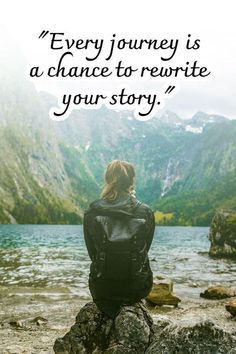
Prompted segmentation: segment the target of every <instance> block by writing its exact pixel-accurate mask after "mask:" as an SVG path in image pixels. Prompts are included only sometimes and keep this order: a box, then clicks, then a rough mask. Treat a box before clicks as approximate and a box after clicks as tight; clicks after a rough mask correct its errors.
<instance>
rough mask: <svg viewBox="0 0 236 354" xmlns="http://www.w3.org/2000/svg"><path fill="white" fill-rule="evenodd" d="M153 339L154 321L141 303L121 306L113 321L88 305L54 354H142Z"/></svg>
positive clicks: (59, 339) (94, 306)
mask: <svg viewBox="0 0 236 354" xmlns="http://www.w3.org/2000/svg"><path fill="white" fill-rule="evenodd" d="M152 337H153V321H152V318H151V316H150V315H149V314H148V312H147V309H146V307H145V305H144V303H143V302H139V303H136V304H135V305H133V306H123V307H122V308H121V311H120V313H119V314H118V315H117V316H116V318H115V319H114V320H112V319H110V318H109V317H107V316H106V315H105V314H104V313H102V312H101V311H100V310H99V309H98V308H97V306H96V305H95V303H93V302H89V303H87V304H86V305H85V306H84V307H83V308H82V309H81V310H80V312H79V313H78V315H77V317H76V322H75V324H74V325H73V326H72V327H71V329H70V331H69V332H68V333H67V334H66V335H65V336H64V337H63V338H58V339H57V340H56V341H55V344H54V347H53V348H54V352H55V353H56V354H74V353H80V354H83V353H93V354H95V353H97V354H99V353H106V354H108V353H109V354H124V353H130V354H132V353H133V354H139V353H140V354H141V353H144V352H145V350H146V349H147V348H148V346H149V344H150V342H151V340H152Z"/></svg>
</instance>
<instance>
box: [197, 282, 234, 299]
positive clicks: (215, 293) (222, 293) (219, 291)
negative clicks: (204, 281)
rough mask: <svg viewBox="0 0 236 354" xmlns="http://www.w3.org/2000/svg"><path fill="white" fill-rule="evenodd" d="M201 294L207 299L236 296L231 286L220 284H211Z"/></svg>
mask: <svg viewBox="0 0 236 354" xmlns="http://www.w3.org/2000/svg"><path fill="white" fill-rule="evenodd" d="M200 296H201V297H203V298H205V299H211V300H220V299H226V298H228V297H233V296H235V292H234V290H233V289H231V288H225V287H224V286H220V285H218V286H210V287H209V288H208V289H206V290H205V291H204V292H203V293H200Z"/></svg>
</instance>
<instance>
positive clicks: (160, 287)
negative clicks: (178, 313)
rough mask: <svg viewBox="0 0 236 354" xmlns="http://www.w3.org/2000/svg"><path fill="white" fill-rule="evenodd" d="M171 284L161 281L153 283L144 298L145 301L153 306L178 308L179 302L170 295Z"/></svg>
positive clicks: (168, 281) (167, 281)
mask: <svg viewBox="0 0 236 354" xmlns="http://www.w3.org/2000/svg"><path fill="white" fill-rule="evenodd" d="M172 291H173V282H172V281H171V280H167V279H162V280H155V281H154V282H153V286H152V290H151V292H150V293H149V295H148V296H147V297H146V300H147V301H148V302H149V303H151V304H153V305H159V306H162V305H172V306H178V303H179V302H180V301H181V300H180V299H179V298H178V297H177V296H176V295H174V294H173V293H172Z"/></svg>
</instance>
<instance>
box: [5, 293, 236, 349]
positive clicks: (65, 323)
mask: <svg viewBox="0 0 236 354" xmlns="http://www.w3.org/2000/svg"><path fill="white" fill-rule="evenodd" d="M0 290H1V292H0V318H1V320H0V338H1V341H0V353H1V354H8V353H9V354H11V353H14V354H53V353H54V352H53V344H54V341H55V340H56V338H58V337H62V336H64V335H65V333H66V332H67V331H68V330H69V329H70V327H71V326H72V325H73V324H74V321H75V317H76V315H77V313H78V312H79V310H80V308H81V307H83V306H84V305H85V304H86V303H87V302H89V301H91V297H88V296H86V297H84V298H83V297H81V296H78V295H76V294H73V293H72V292H71V291H69V289H68V288H60V291H59V289H58V288H57V292H55V289H49V288H48V289H47V288H44V289H43V288H21V292H20V291H19V290H20V288H19V289H17V288H15V289H13V288H11V287H1V288H0ZM175 294H176V295H178V296H181V303H180V304H179V306H178V307H177V308H173V307H169V306H165V307H164V306H162V307H156V308H153V307H150V306H149V305H147V308H148V310H149V312H150V313H151V315H152V318H153V320H154V323H157V322H158V320H160V318H166V319H170V320H173V321H186V320H188V321H193V320H196V319H201V320H203V319H204V320H212V321H213V322H214V323H215V324H217V325H219V326H220V327H221V328H224V329H225V330H227V331H230V332H232V331H234V332H235V324H236V318H235V317H232V316H231V315H230V314H229V313H228V312H227V311H226V310H225V303H226V302H227V301H228V300H229V299H223V300H206V299H202V298H200V296H199V298H196V299H194V298H189V297H186V296H183V295H180V294H179V293H178V291H177V292H175ZM231 299H236V297H234V298H231Z"/></svg>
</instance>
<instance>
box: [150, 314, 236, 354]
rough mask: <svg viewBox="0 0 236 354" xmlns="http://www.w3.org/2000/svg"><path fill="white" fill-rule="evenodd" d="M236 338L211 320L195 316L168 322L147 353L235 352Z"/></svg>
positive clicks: (210, 353)
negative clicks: (200, 319)
mask: <svg viewBox="0 0 236 354" xmlns="http://www.w3.org/2000/svg"><path fill="white" fill-rule="evenodd" d="M235 348H236V338H235V337H234V336H233V335H232V333H229V332H227V331H224V330H223V329H222V328H220V327H218V326H216V325H215V324H214V323H213V322H211V321H204V320H202V321H199V320H196V319H194V318H189V320H185V321H181V322H175V323H170V324H167V325H166V326H165V327H164V328H163V329H162V331H160V332H159V333H157V334H156V335H155V338H154V340H153V342H152V343H151V344H150V346H149V348H148V350H147V351H146V352H145V354H176V353H181V354H189V353H193V354H203V353H204V354H221V353H222V354H226V353H227V354H235V353H236V349H235Z"/></svg>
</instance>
